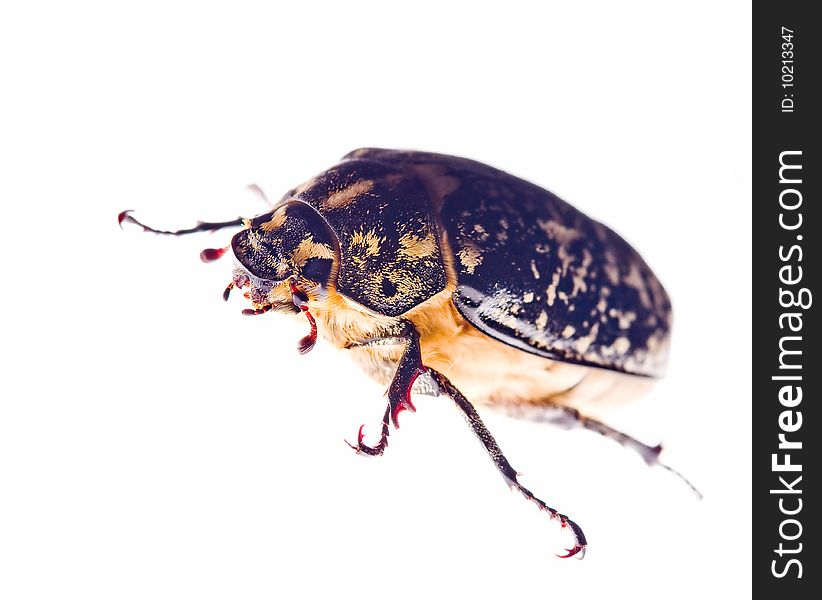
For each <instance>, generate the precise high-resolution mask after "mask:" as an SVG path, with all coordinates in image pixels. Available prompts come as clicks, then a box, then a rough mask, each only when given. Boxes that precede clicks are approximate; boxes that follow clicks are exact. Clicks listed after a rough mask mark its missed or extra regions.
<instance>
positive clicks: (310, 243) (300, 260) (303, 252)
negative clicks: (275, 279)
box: [291, 235, 334, 267]
mask: <svg viewBox="0 0 822 600" xmlns="http://www.w3.org/2000/svg"><path fill="white" fill-rule="evenodd" d="M309 258H330V259H333V258H334V250H332V249H331V247H330V246H329V245H328V244H318V243H317V242H315V241H314V236H312V235H309V236H307V237H306V238H305V239H304V240H302V241H301V242H300V244H299V246H297V247H296V248H295V249H294V252H292V253H291V262H292V263H293V264H295V265H297V266H298V267H302V266H303V265H304V264H305V262H306V261H307V260H308V259H309Z"/></svg>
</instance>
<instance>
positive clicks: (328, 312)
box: [120, 148, 671, 557]
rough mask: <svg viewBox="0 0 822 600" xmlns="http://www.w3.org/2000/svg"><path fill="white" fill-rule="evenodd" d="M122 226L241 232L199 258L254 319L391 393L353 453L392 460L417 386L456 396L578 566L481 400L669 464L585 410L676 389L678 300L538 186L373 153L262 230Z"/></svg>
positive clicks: (493, 173) (431, 157) (511, 481)
mask: <svg viewBox="0 0 822 600" xmlns="http://www.w3.org/2000/svg"><path fill="white" fill-rule="evenodd" d="M615 201H616V199H615ZM124 221H126V222H132V223H135V224H137V225H140V226H141V227H143V228H144V229H145V230H147V231H152V232H154V233H167V234H174V235H180V234H185V233H194V232H197V231H212V230H215V229H221V228H223V227H242V230H241V231H240V232H239V233H237V234H236V235H234V237H233V238H232V240H231V243H230V245H229V246H228V247H226V248H223V249H216V250H215V249H211V250H206V251H204V252H203V254H202V258H203V260H212V259H215V258H219V257H220V256H221V255H222V254H223V253H225V252H226V251H227V250H229V249H230V250H231V252H232V254H233V255H234V258H235V261H236V262H235V268H234V273H233V279H232V282H231V283H230V284H229V286H228V288H226V291H225V297H226V298H228V295H229V293H230V291H231V289H232V288H235V287H236V288H245V289H246V295H247V297H248V298H249V299H250V300H251V303H252V307H251V308H249V309H246V310H245V311H244V312H245V313H246V314H262V313H265V312H269V311H280V312H291V313H294V314H299V313H303V314H305V316H306V317H307V318H308V319H309V322H310V325H311V332H310V334H309V335H307V336H306V337H305V338H303V339H302V340H301V341H300V345H299V348H300V351H301V352H307V351H308V350H310V349H311V348H312V347H313V345H314V343H315V341H316V337H317V332H318V331H319V332H320V333H321V334H322V335H323V337H324V338H326V339H327V340H328V341H330V342H331V343H332V344H334V345H335V346H337V347H339V348H341V349H345V351H346V352H347V353H348V354H350V355H351V356H352V358H353V359H354V360H355V361H356V362H357V363H358V364H359V365H360V366H361V367H362V368H363V369H364V370H365V371H366V372H367V373H368V374H369V375H370V376H372V377H374V378H375V379H377V380H378V381H380V382H382V383H384V384H385V385H387V386H388V389H389V393H388V405H387V407H386V411H385V415H384V418H383V420H382V424H381V434H380V439H379V441H378V442H377V443H376V444H375V445H374V446H369V445H366V444H365V443H364V442H363V429H362V428H360V431H359V435H358V440H357V442H356V444H352V448H354V450H356V451H357V452H359V453H365V454H370V455H379V454H382V453H383V451H384V450H385V448H386V446H387V441H388V434H389V430H390V429H389V425H390V424H391V423H392V422H393V424H394V426H395V427H396V426H398V423H397V418H398V415H399V413H400V412H401V411H403V410H406V409H407V410H412V411H413V410H414V406H413V404H412V403H411V391H412V388H413V389H414V391H418V392H420V393H426V394H430V395H435V396H436V395H445V396H448V397H450V398H452V399H453V401H454V402H455V403H456V405H457V406H458V407H459V408H460V409H461V410H462V412H463V414H464V415H465V417H466V419H467V420H468V422H469V424H470V425H471V427H472V428H473V431H474V433H476V435H477V436H478V437H479V439H480V441H481V442H482V443H483V445H484V446H485V448H486V449H487V450H488V453H489V454H490V456H491V458H492V459H493V461H494V463H495V464H496V466H497V468H498V469H499V471H500V472H501V473H502V475H503V477H505V480H506V482H507V483H508V485H509V486H511V487H512V488H514V489H516V490H518V491H519V492H521V493H522V494H523V495H525V496H526V497H527V498H528V499H530V500H532V501H533V502H535V503H536V504H537V505H538V506H539V507H540V509H543V510H545V511H547V512H548V513H549V514H550V515H551V517H553V518H556V519H558V520H559V522H560V523H561V525H562V526H563V527H566V528H568V529H569V530H570V531H571V533H572V534H573V537H574V544H573V547H571V548H570V549H568V550H567V553H566V554H565V555H564V556H574V555H577V556H579V557H582V556H583V555H584V550H585V547H586V540H585V536H584V534H583V533H582V530H581V529H580V527H579V526H578V525H577V524H576V523H574V521H572V520H571V519H569V518H568V517H567V516H565V515H564V514H560V513H559V512H557V511H556V510H554V509H553V508H551V507H549V506H548V505H547V504H545V503H544V502H543V501H542V500H540V499H539V498H537V497H536V496H534V494H532V493H531V492H530V491H529V490H528V489H526V488H525V487H523V486H522V485H521V484H520V482H519V481H518V479H517V473H516V471H515V470H514V469H513V468H512V467H511V465H510V464H509V463H508V461H507V459H506V458H505V456H504V455H503V454H502V452H501V450H500V448H499V446H498V445H497V443H496V442H495V441H494V438H493V436H492V435H491V434H490V433H489V431H488V430H487V429H486V427H485V426H484V425H483V423H482V421H481V419H480V417H479V415H478V414H477V412H476V410H475V409H474V407H473V405H472V404H471V403H470V402H469V400H468V398H470V399H471V401H472V402H478V403H481V404H484V405H488V406H491V407H494V408H498V409H502V410H504V411H506V412H508V413H510V414H513V415H515V416H521V417H526V418H532V419H536V420H546V421H552V422H555V423H559V424H563V425H566V426H581V427H585V428H588V429H592V430H594V431H596V432H598V433H600V434H602V435H605V436H607V437H611V438H613V439H615V440H617V441H619V442H620V443H622V444H625V445H628V446H630V447H633V448H634V449H635V450H637V451H639V452H640V453H641V454H642V456H643V457H644V458H645V460H646V461H647V462H648V463H649V464H659V463H658V461H657V457H658V455H659V452H660V450H661V448H660V447H659V446H655V447H651V446H647V445H645V444H642V443H640V442H638V441H637V440H635V439H633V438H631V437H629V436H627V435H625V434H623V433H620V432H619V431H616V430H614V429H612V428H610V427H608V426H607V425H605V424H603V423H602V422H600V421H597V420H594V419H592V418H590V417H587V416H583V414H581V413H580V410H582V411H584V412H587V413H588V414H596V413H597V412H598V411H599V409H600V408H602V407H604V406H606V405H608V404H613V403H614V402H615V401H623V400H626V399H632V398H635V397H636V396H637V395H638V394H639V393H641V392H642V391H643V389H644V388H646V387H648V385H649V384H650V383H651V382H652V381H653V378H655V377H658V376H660V375H662V374H663V371H664V368H665V363H666V359H667V352H668V344H669V331H670V326H671V304H670V301H669V299H668V295H667V294H666V292H665V290H664V289H663V287H662V285H661V284H660V283H659V281H658V280H657V278H656V277H655V276H654V274H653V272H652V271H651V269H650V268H649V267H648V265H647V264H646V263H645V261H644V260H643V259H642V258H641V257H640V256H639V254H638V253H637V252H636V251H635V250H634V249H633V248H632V247H631V246H630V245H629V244H628V243H627V242H626V241H625V240H623V239H622V238H621V237H620V236H619V235H617V234H616V233H615V232H614V231H612V230H611V229H609V228H608V227H606V226H605V225H603V224H601V223H599V222H597V221H595V220H593V219H591V218H590V217H588V216H586V215H585V214H583V213H582V212H580V211H578V210H577V209H575V208H574V207H572V206H571V205H569V204H568V203H566V202H564V201H563V200H561V199H559V198H558V197H557V196H555V195H554V194H552V193H551V192H548V191H546V190H544V189H542V188H540V187H538V186H536V185H533V184H531V183H528V182H527V181H524V180H522V179H519V178H517V177H514V176H513V175H509V174H508V173H505V172H503V171H500V170H497V169H495V168H492V167H489V166H487V165H484V164H481V163H478V162H475V161H472V160H467V159H464V158H457V157H453V156H446V155H441V154H431V153H425V152H412V151H399V150H381V149H371V148H366V149H361V150H356V151H354V152H352V153H350V154H348V155H347V156H345V157H344V158H343V160H342V161H341V162H340V163H339V164H337V165H335V166H334V167H332V168H330V169H328V170H327V171H324V172H322V173H320V174H319V175H317V176H316V177H315V178H313V179H311V180H309V181H307V182H306V183H304V184H302V185H300V186H298V187H296V188H294V189H293V190H290V191H289V192H287V193H286V194H285V195H284V196H283V198H282V199H281V200H280V201H279V202H278V203H277V204H276V205H275V206H274V207H273V208H272V209H271V210H270V211H268V212H266V213H265V214H262V215H259V216H257V217H254V218H252V219H236V220H234V221H226V222H222V223H199V224H198V225H197V226H195V227H193V228H191V229H186V230H179V231H159V230H156V229H153V228H150V227H147V226H145V225H143V224H142V223H140V222H139V221H137V220H136V219H134V217H132V216H131V215H130V214H129V211H126V212H124V213H122V214H121V215H120V222H121V223H123V222H124ZM418 378H419V379H418ZM415 384H416V387H415ZM666 468H667V467H666Z"/></svg>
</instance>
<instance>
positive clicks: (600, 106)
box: [5, 3, 751, 599]
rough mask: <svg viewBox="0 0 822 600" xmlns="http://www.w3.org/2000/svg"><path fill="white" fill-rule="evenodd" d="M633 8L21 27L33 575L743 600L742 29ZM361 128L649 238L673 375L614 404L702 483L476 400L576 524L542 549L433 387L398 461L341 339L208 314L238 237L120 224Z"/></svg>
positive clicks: (185, 221) (188, 591) (264, 589)
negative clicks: (576, 554)
mask: <svg viewBox="0 0 822 600" xmlns="http://www.w3.org/2000/svg"><path fill="white" fill-rule="evenodd" d="M616 4H617V3H609V4H602V5H586V6H584V7H580V8H577V9H569V8H567V7H565V8H562V9H558V8H556V7H551V8H548V7H546V8H544V9H543V10H541V11H540V12H533V11H525V10H523V9H521V8H519V7H518V6H516V5H511V7H510V8H508V9H504V8H503V7H502V5H500V6H497V7H496V8H494V10H491V9H490V8H486V7H483V6H481V5H471V6H465V7H461V8H459V9H457V8H450V7H449V8H445V7H443V6H438V5H432V6H426V5H418V6H415V7H414V9H413V10H412V8H411V7H410V6H409V7H407V8H406V9H401V8H400V7H399V6H395V7H394V8H389V4H387V3H386V4H384V5H382V4H380V5H378V4H371V5H368V4H365V5H357V4H354V5H352V4H349V3H346V6H345V7H341V6H340V5H337V8H330V7H326V8H322V7H321V6H312V7H311V8H310V10H306V11H302V12H301V11H297V10H293V11H291V12H284V11H275V10H273V9H270V10H268V11H267V12H264V13H256V12H251V11H250V10H246V9H241V8H237V9H236V10H234V11H232V13H230V14H221V13H218V12H216V11H213V10H210V9H203V8H197V9H196V10H194V9H192V10H191V11H188V12H187V11H186V10H183V9H178V8H170V7H169V8H167V9H166V10H165V12H149V11H148V10H147V9H146V10H143V9H140V12H139V13H137V12H134V13H132V12H128V11H126V10H114V9H111V8H110V7H109V4H100V5H90V6H86V7H83V8H81V9H75V8H74V7H72V9H71V11H69V7H68V5H66V6H65V7H64V8H62V9H60V8H59V7H54V6H52V7H48V10H44V11H43V12H42V13H32V14H29V15H28V20H27V21H24V23H27V25H26V27H28V28H29V29H30V32H31V34H32V35H31V36H29V35H24V36H22V37H25V38H26V39H25V41H24V44H25V48H26V52H27V56H29V57H30V58H31V59H32V60H31V62H30V63H29V64H28V65H26V66H25V67H23V68H21V69H20V70H18V71H17V73H18V75H20V76H21V81H22V82H24V85H25V86H27V87H28V90H29V92H30V95H29V98H28V100H24V101H23V107H24V108H23V110H24V111H25V110H27V111H28V116H29V126H30V128H29V130H28V131H27V132H26V131H24V133H27V134H28V136H29V148H30V153H29V157H30V168H29V181H28V183H29V200H30V202H29V205H28V210H27V213H26V218H25V220H22V221H18V223H17V225H16V226H15V228H16V229H17V230H18V232H19V233H22V235H21V236H20V241H19V242H18V243H17V244H16V248H15V249H14V252H15V253H14V254H13V255H12V256H13V257H14V262H11V263H7V264H9V270H8V271H7V272H8V275H7V278H11V281H8V283H9V284H19V285H21V286H22V287H23V288H25V289H26V290H27V293H28V295H29V296H30V299H29V304H30V319H29V320H30V323H29V326H30V330H29V331H30V334H29V335H28V336H27V337H26V339H25V340H23V341H21V344H25V343H26V342H27V343H28V345H29V348H30V351H31V357H30V365H29V366H30V379H29V384H28V386H26V387H27V391H28V394H29V398H30V404H29V409H30V410H29V414H28V425H29V426H30V440H29V442H30V444H29V446H28V448H29V453H28V454H29V464H30V470H29V472H28V475H26V474H25V473H19V472H18V475H20V477H19V480H20V482H21V483H20V487H19V489H16V490H15V491H16V492H17V494H15V495H14V496H15V497H16V498H18V499H19V502H18V506H19V513H14V514H19V515H20V520H18V519H16V517H15V518H14V519H13V520H14V521H16V528H17V531H19V532H22V533H23V534H26V533H30V537H29V538H28V541H26V540H25V537H26V536H25V535H24V536H22V537H21V541H20V544H19V545H18V546H15V547H12V548H11V550H10V554H9V560H8V561H5V564H6V565H7V569H8V568H10V569H11V570H12V571H14V572H15V573H14V575H16V578H17V580H18V581H19V582H21V586H20V588H19V589H20V590H21V591H20V594H21V595H22V594H23V593H24V591H25V587H26V585H27V583H30V592H31V597H33V598H75V597H76V598H84V599H91V598H198V599H205V598H244V599H246V598H248V599H250V598H280V597H283V598H325V597H334V598H378V597H385V598H418V597H448V596H453V597H469V596H471V597H476V598H506V597H515V596H525V597H557V598H559V597H568V595H569V594H573V595H574V596H575V597H582V598H588V597H597V596H602V595H604V594H607V595H608V596H609V597H617V598H620V597H626V598H628V597H630V598H660V597H662V598H692V597H694V596H696V595H699V596H707V597H720V596H723V595H724V596H726V597H745V596H747V595H749V593H750V566H749V560H750V540H751V512H750V456H749V454H750V404H749V398H750V382H751V373H750V367H749V356H750V274H751V264H750V243H751V240H750V226H751V222H750V204H749V202H750V200H749V199H750V196H751V189H750V175H751V173H750V153H751V146H750V144H751V137H750V124H751V114H750V57H749V46H750V39H749V30H750V15H749V13H748V8H747V7H746V5H745V4H743V3H738V4H736V3H726V4H724V5H723V6H722V7H717V6H715V5H713V4H712V3H711V4H708V3H705V4H704V6H701V7H700V5H699V3H689V4H688V5H687V10H688V12H682V10H685V9H684V8H683V9H682V10H676V9H673V8H663V7H662V5H660V4H658V3H648V4H645V5H634V6H630V7H626V6H625V5H624V4H623V3H618V4H619V8H617V7H616ZM612 5H613V6H612ZM683 6H684V5H683ZM135 10H136V9H135ZM27 31H28V30H27ZM468 61H470V62H468ZM22 89H23V92H24V94H25V91H26V88H25V87H23V88H22ZM15 120H16V119H15ZM16 121H17V122H18V125H19V122H20V121H19V120H16ZM360 146H382V147H398V148H414V149H422V150H431V151H437V152H444V153H451V154H457V155H462V156H468V157H470V158H475V159H478V160H481V161H484V162H488V163H490V164H493V165H495V166H498V167H501V168H503V169H506V170H508V171H510V172H512V173H515V174H517V175H520V176H522V177H525V178H527V179H530V180H532V181H534V182H536V183H538V184H541V185H543V186H545V187H548V188H549V189H551V190H553V191H554V192H556V193H557V194H559V195H560V196H562V197H563V198H565V199H567V200H568V201H570V202H571V203H573V204H574V205H576V206H577V207H579V208H580V209H582V210H583V211H585V212H587V213H588V214H590V215H592V216H594V217H596V218H598V219H600V220H602V221H604V222H606V223H608V224H610V225H611V226H613V227H614V228H615V229H616V230H617V231H619V232H620V233H622V234H623V235H624V236H625V237H626V238H627V239H628V240H629V241H631V243H632V244H634V245H635V246H636V247H637V248H638V249H639V250H640V252H641V253H642V254H643V255H644V256H645V257H646V258H647V260H648V262H649V263H650V264H651V265H652V267H653V268H654V269H655V271H656V272H657V273H658V274H659V276H660V278H661V279H662V281H663V283H664V284H665V285H666V287H667V288H668V290H669V292H670V294H671V296H672V298H673V301H674V307H675V320H676V323H675V331H674V342H673V353H672V357H671V366H670V371H669V375H668V377H666V378H665V379H664V380H663V381H662V382H660V384H659V385H658V386H657V388H656V389H655V391H654V392H653V394H652V395H651V396H649V397H647V398H646V399H644V400H642V401H640V402H637V403H636V404H634V405H632V406H630V407H628V408H626V409H624V410H621V411H619V412H615V413H614V414H613V415H612V417H611V418H610V422H611V423H612V424H613V425H615V426H618V427H621V428H623V429H625V430H626V431H628V432H630V433H633V434H635V435H637V436H638V437H640V438H641V439H643V440H646V441H648V442H653V443H655V442H656V441H658V440H662V441H663V442H664V443H665V444H666V448H667V449H666V451H665V453H664V455H663V456H664V459H665V460H666V461H667V462H668V463H670V464H671V465H674V466H675V467H677V468H678V469H680V470H682V471H683V472H685V473H686V474H687V475H688V476H689V477H690V478H691V479H692V480H693V481H694V482H695V483H696V484H697V485H698V486H699V487H700V488H701V489H702V491H703V492H704V494H705V499H704V500H703V501H702V502H699V501H697V500H695V499H694V497H693V496H692V495H691V494H690V493H689V491H688V490H687V488H686V487H685V486H684V485H682V484H681V483H680V482H678V481H677V480H676V479H675V478H673V477H672V476H671V475H669V474H668V473H666V472H665V471H662V470H661V469H648V468H646V467H645V465H644V464H643V463H642V461H641V459H639V458H638V457H637V456H635V455H633V454H632V453H630V452H629V451H627V450H624V449H622V448H620V447H618V446H616V445H615V444H613V443H612V442H609V441H608V440H604V439H601V438H598V437H597V436H595V435H594V434H589V433H586V432H564V431H559V430H555V429H551V428H548V427H547V426H539V425H533V424H528V423H520V422H515V421H510V420H508V419H506V418H504V417H501V416H498V415H494V414H487V415H485V416H486V419H487V424H488V425H489V427H490V428H491V430H492V431H493V432H494V434H495V435H496V437H497V440H498V441H499V443H500V445H501V446H502V447H503V449H504V450H505V451H506V453H507V454H508V457H509V459H510V460H511V462H512V463H513V464H514V466H515V467H516V468H517V469H519V470H520V471H522V472H523V473H524V478H523V482H524V483H525V484H526V485H527V486H528V487H530V488H531V489H532V490H533V491H534V492H535V493H537V495H540V496H542V497H543V498H544V499H546V500H547V501H548V502H549V504H551V505H553V506H555V507H557V508H559V509H560V510H561V511H564V512H566V513H567V514H569V515H570V516H571V517H572V518H574V519H575V520H576V521H577V522H578V523H580V525H581V526H582V527H583V529H584V530H585V532H586V534H587V535H588V539H589V542H590V547H589V552H588V554H587V556H586V558H585V559H584V560H583V561H576V560H560V559H558V558H555V557H554V553H556V552H561V549H562V548H563V547H565V546H566V545H567V544H568V541H569V540H568V538H566V537H565V536H564V535H563V534H562V533H561V532H560V531H559V527H558V526H557V524H556V523H555V522H549V521H548V520H547V519H546V518H545V517H544V515H541V514H540V513H538V511H537V510H536V509H535V508H534V507H533V506H532V505H530V504H528V503H526V502H524V501H523V500H522V499H521V498H519V497H517V496H516V495H514V494H512V493H511V492H509V491H508V489H507V488H506V487H505V485H504V484H503V482H502V480H501V478H500V477H499V475H498V474H497V473H496V472H495V470H494V468H493V466H492V464H491V462H490V461H489V460H488V459H487V458H486V456H485V454H484V452H483V451H482V449H481V448H480V446H479V445H478V444H477V442H476V441H475V440H474V439H473V436H472V434H471V433H470V431H469V430H468V429H467V427H466V426H465V424H464V423H463V421H462V419H461V417H460V416H459V414H458V413H457V411H456V410H455V409H453V408H452V407H451V406H450V405H449V404H448V403H447V401H446V400H445V399H429V398H425V397H420V398H418V399H417V401H416V405H417V408H418V412H417V413H416V414H413V415H412V414H409V413H404V414H403V416H402V418H401V421H402V429H401V430H400V431H396V432H392V435H391V443H390V447H389V449H388V452H387V453H386V455H385V456H384V457H382V458H379V459H370V460H369V459H364V458H360V457H357V456H355V455H354V454H353V453H352V451H351V450H350V449H349V448H347V447H346V446H345V444H344V443H343V439H344V438H348V439H349V440H353V439H354V438H355V436H356V431H357V428H358V426H359V425H360V424H361V423H365V424H366V432H367V433H370V434H371V435H372V436H373V435H374V434H376V433H377V431H378V427H377V424H378V421H379V418H380V416H381V414H382V410H383V399H382V393H383V390H382V389H381V388H380V387H379V386H377V385H375V384H373V383H371V382H369V381H368V380H367V379H365V377H364V376H363V375H361V374H360V373H359V371H358V370H357V369H356V368H355V367H354V365H353V364H352V363H349V362H348V360H347V358H346V357H345V356H344V355H343V354H341V353H337V352H335V351H333V350H332V349H330V348H328V347H327V346H325V345H323V344H322V343H320V344H318V347H317V348H316V349H315V350H314V351H313V352H312V353H310V354H309V355H307V356H304V357H301V356H299V355H298V354H297V352H296V350H295V346H296V342H297V340H298V339H299V338H300V337H301V336H302V335H304V334H305V333H306V328H307V327H306V323H305V322H303V321H302V320H295V321H293V322H292V321H291V320H290V319H288V318H286V317H280V316H269V315H266V316H264V317H257V318H248V317H243V316H242V315H241V314H240V310H241V309H242V308H244V307H245V306H246V304H245V302H243V301H242V299H241V297H240V296H239V295H237V297H236V298H232V299H231V301H230V302H229V303H228V304H225V303H223V301H222V299H221V297H220V296H221V292H222V290H223V288H224V287H225V285H226V284H227V283H228V281H229V280H230V270H231V264H230V259H229V258H226V259H224V260H223V261H220V262H217V263H215V264H211V265H204V264H202V263H200V262H199V260H198V258H197V254H198V252H199V250H200V249H202V248H204V247H216V246H221V245H224V244H225V243H227V241H228V239H229V238H230V235H231V234H230V232H222V233H217V234H214V235H205V236H200V237H198V238H188V239H185V238H177V239H172V238H160V237H156V236H151V235H145V234H142V233H139V232H138V231H137V230H136V229H130V230H128V231H121V230H120V229H118V227H117V224H116V215H117V213H118V212H119V211H120V210H123V209H126V208H131V209H136V211H137V212H136V215H137V216H138V217H140V218H143V219H145V220H146V221H147V222H150V223H152V224H157V225H159V226H162V227H166V226H167V227H170V228H173V227H180V226H189V225H191V224H192V223H193V222H194V220H196V219H205V220H209V219H210V220H222V219H227V218H233V217H235V216H237V215H244V216H250V215H253V214H255V213H258V212H263V211H265V210H266V208H265V205H264V204H263V203H262V202H261V200H260V199H259V198H257V197H256V196H254V195H253V194H251V193H249V192H247V191H245V189H244V186H245V185H246V184H248V183H252V182H254V183H257V184H258V185H259V186H260V187H261V188H262V189H263V190H265V191H266V192H267V193H268V195H269V196H270V197H271V198H273V199H276V198H279V196H280V195H281V194H282V193H283V192H284V191H285V190H287V189H289V188H291V187H293V186H294V185H296V184H298V183H300V182H302V181H303V180H305V179H307V178H308V177H310V176H311V175H313V174H315V173H316V172H318V171H320V170H323V169H325V168H327V167H328V166H330V165H332V164H333V163H334V162H335V161H336V160H337V159H338V158H339V157H340V156H342V155H343V154H344V153H346V152H348V151H349V150H352V149H354V148H356V147H360ZM23 173H25V171H23ZM17 175H18V176H19V173H18V174H17ZM20 255H24V256H25V258H26V259H28V263H26V262H24V261H20ZM21 325H22V323H20V322H18V323H17V324H16V327H18V328H19V327H21ZM22 347H24V346H22ZM16 412H17V414H18V416H23V417H24V419H25V414H24V413H23V412H22V411H19V410H18V411H16ZM22 427H23V431H25V423H24V424H23V426H22ZM18 437H20V436H18ZM369 439H371V440H372V441H373V440H374V438H373V437H370V438H369ZM24 441H25V440H24ZM7 456H8V455H7ZM11 456H13V457H17V458H19V459H20V460H21V461H23V460H25V452H22V453H21V452H17V453H16V454H13V455H11ZM13 470H14V469H13ZM26 512H28V516H29V522H30V529H29V530H28V531H27V530H26V529H25V525H20V523H21V522H22V523H25V520H24V519H23V516H24V515H25V514H26ZM27 544H28V547H29V548H30V565H29V567H30V579H28V580H27V578H26V574H27V572H26V564H25V563H26V562H27V561H26V560H25V556H26V547H27ZM18 567H19V568H18Z"/></svg>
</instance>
